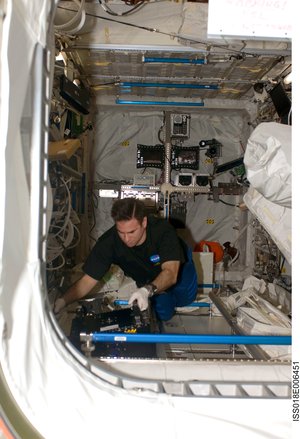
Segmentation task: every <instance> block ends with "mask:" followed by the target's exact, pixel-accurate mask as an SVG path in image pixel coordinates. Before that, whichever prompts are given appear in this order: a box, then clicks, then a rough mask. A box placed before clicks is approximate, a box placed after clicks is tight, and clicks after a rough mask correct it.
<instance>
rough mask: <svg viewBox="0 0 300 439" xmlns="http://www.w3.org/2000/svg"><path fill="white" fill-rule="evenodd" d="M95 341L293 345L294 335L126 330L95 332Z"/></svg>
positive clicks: (92, 335) (93, 338)
mask: <svg viewBox="0 0 300 439" xmlns="http://www.w3.org/2000/svg"><path fill="white" fill-rule="evenodd" d="M90 335H91V337H92V341H93V342H94V343H98V342H104V343H105V342H128V343H179V344H180V343H184V344H231V345H252V344H253V345H291V344H292V337H291V336H283V335H224V334H214V335H211V334H127V333H124V332H119V333H118V332H117V333H116V332H115V333H112V332H94V333H93V334H90Z"/></svg>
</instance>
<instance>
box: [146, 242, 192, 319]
mask: <svg viewBox="0 0 300 439" xmlns="http://www.w3.org/2000/svg"><path fill="white" fill-rule="evenodd" d="M186 256H187V261H186V262H185V263H184V264H183V265H182V267H181V271H180V273H179V276H178V279H177V283H176V284H175V285H174V286H173V287H171V288H169V289H168V290H166V292H165V293H161V294H157V295H155V296H153V297H152V299H151V301H152V305H153V306H154V309H155V312H156V315H157V317H158V318H159V319H160V320H170V319H171V318H172V317H173V315H174V313H175V308H176V307H178V306H187V305H189V304H190V303H191V302H193V301H194V300H195V298H196V295H197V288H198V283H197V273H196V269H195V266H194V262H193V258H192V250H191V249H190V248H188V247H186Z"/></svg>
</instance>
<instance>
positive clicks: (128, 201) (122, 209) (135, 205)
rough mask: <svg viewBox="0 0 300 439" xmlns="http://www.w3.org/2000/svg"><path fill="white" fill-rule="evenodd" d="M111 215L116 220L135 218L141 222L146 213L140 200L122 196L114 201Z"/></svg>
mask: <svg viewBox="0 0 300 439" xmlns="http://www.w3.org/2000/svg"><path fill="white" fill-rule="evenodd" d="M111 216H112V218H113V220H114V221H115V222H116V221H129V220H131V219H132V218H135V219H137V220H138V221H139V223H142V221H143V219H144V217H145V216H147V214H146V207H145V205H144V203H143V202H142V201H141V200H137V199H136V198H123V199H122V200H117V201H115V202H114V204H113V206H112V209H111Z"/></svg>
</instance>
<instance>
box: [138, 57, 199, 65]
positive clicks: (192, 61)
mask: <svg viewBox="0 0 300 439" xmlns="http://www.w3.org/2000/svg"><path fill="white" fill-rule="evenodd" d="M143 62H145V63H148V62H149V63H155V62H157V63H170V64H206V59H189V58H162V57H157V58H153V57H150V56H145V57H144V58H143Z"/></svg>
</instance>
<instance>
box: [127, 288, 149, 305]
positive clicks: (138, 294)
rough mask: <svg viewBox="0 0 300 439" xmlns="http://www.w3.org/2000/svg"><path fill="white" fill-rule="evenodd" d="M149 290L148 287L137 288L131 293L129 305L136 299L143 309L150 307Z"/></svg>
mask: <svg viewBox="0 0 300 439" xmlns="http://www.w3.org/2000/svg"><path fill="white" fill-rule="evenodd" d="M149 294H150V293H149V291H148V290H147V288H145V287H142V288H139V289H138V290H136V291H135V292H134V293H132V294H131V296H130V298H129V300H128V305H130V306H131V305H133V302H134V301H135V300H136V301H137V304H138V307H139V308H140V310H141V311H145V310H146V309H147V308H148V304H149V302H148V299H149Z"/></svg>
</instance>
